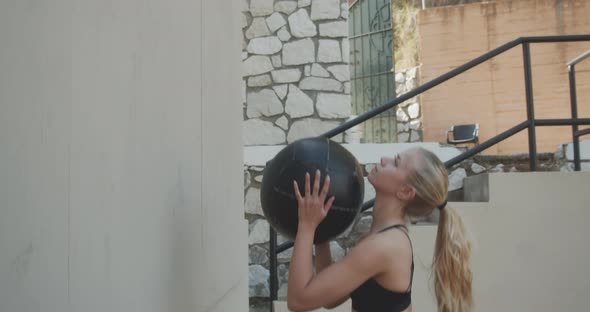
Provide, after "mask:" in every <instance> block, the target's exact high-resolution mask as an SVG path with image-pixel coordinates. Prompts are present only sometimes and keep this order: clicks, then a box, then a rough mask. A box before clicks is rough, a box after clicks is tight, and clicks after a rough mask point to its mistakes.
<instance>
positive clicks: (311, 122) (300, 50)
mask: <svg viewBox="0 0 590 312" xmlns="http://www.w3.org/2000/svg"><path fill="white" fill-rule="evenodd" d="M245 1H248V3H247V6H246V7H247V9H244V12H242V27H243V42H242V50H243V52H242V59H243V109H244V124H243V128H244V132H243V138H244V145H246V146H249V145H275V144H283V143H291V142H293V141H295V140H297V139H299V138H303V137H309V136H316V135H319V134H322V133H324V132H326V131H328V130H330V129H332V128H334V127H335V126H337V125H339V124H340V123H342V122H343V121H344V120H346V119H347V118H348V117H350V114H351V104H350V73H349V44H348V21H347V19H348V6H347V4H346V1H345V0H299V1H296V0H245ZM335 140H336V141H339V142H340V141H342V136H339V137H337V138H335Z"/></svg>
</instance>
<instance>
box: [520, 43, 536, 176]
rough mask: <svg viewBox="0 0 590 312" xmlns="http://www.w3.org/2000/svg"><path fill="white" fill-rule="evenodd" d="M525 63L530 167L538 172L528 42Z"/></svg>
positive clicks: (524, 55)
mask: <svg viewBox="0 0 590 312" xmlns="http://www.w3.org/2000/svg"><path fill="white" fill-rule="evenodd" d="M522 54H523V62H524V83H525V92H526V113H527V120H528V122H529V165H530V170H531V171H537V136H536V132H535V107H534V101H533V77H532V73H531V50H530V46H529V43H528V42H524V43H523V44H522Z"/></svg>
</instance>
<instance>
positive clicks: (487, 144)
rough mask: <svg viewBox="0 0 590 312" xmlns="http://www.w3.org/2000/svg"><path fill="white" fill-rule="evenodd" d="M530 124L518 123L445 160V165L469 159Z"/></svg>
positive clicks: (452, 164) (448, 166) (451, 165)
mask: <svg viewBox="0 0 590 312" xmlns="http://www.w3.org/2000/svg"><path fill="white" fill-rule="evenodd" d="M528 126H529V122H528V121H523V122H521V123H519V124H518V125H516V126H514V127H512V128H510V129H508V130H506V131H504V132H502V133H500V134H498V135H496V136H494V137H492V138H490V139H489V140H487V141H485V142H483V143H481V144H479V145H477V146H476V147H474V148H472V149H469V150H467V151H465V152H463V153H462V154H461V155H459V156H456V157H453V158H451V159H449V160H447V161H445V166H446V167H447V168H451V167H453V166H454V165H456V164H458V163H460V162H462V161H464V160H466V159H468V158H469V157H471V156H474V155H476V154H478V153H480V152H482V151H484V150H486V149H488V148H490V147H491V146H493V145H495V144H497V143H498V142H500V141H503V140H506V139H507V138H509V137H511V136H513V135H515V134H517V133H519V132H520V131H522V130H524V129H526V128H527V127H528Z"/></svg>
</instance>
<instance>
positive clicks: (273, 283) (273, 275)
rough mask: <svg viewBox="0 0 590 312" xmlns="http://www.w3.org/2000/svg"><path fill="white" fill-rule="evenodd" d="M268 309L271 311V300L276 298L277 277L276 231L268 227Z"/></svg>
mask: <svg viewBox="0 0 590 312" xmlns="http://www.w3.org/2000/svg"><path fill="white" fill-rule="evenodd" d="M269 244H270V250H269V253H270V277H269V278H270V281H269V287H270V310H269V311H271V312H272V311H273V302H274V301H275V300H277V292H278V285H277V284H278V278H277V250H276V249H277V232H276V231H275V230H274V229H273V228H272V226H271V227H270V240H269Z"/></svg>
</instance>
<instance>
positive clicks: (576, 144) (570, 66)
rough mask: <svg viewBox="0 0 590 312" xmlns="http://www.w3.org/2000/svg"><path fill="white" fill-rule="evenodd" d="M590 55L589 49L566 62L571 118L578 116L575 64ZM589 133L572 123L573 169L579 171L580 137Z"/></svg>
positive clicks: (588, 130)
mask: <svg viewBox="0 0 590 312" xmlns="http://www.w3.org/2000/svg"><path fill="white" fill-rule="evenodd" d="M589 56H590V50H589V51H586V53H583V54H581V55H580V56H578V57H576V58H574V59H573V60H571V61H569V63H567V71H568V76H569V82H570V103H571V107H572V118H578V96H577V94H576V93H577V92H576V64H578V63H580V62H581V61H583V60H585V59H586V58H587V57H589ZM587 134H590V128H589V129H584V130H578V125H572V145H573V149H574V170H575V171H580V170H581V164H580V137H581V136H583V135H587Z"/></svg>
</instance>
